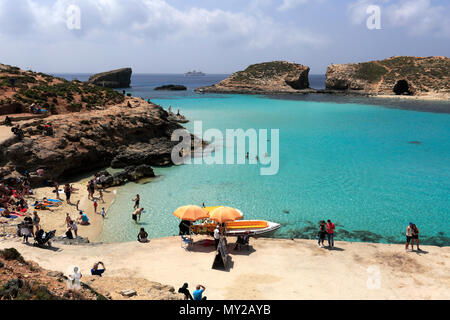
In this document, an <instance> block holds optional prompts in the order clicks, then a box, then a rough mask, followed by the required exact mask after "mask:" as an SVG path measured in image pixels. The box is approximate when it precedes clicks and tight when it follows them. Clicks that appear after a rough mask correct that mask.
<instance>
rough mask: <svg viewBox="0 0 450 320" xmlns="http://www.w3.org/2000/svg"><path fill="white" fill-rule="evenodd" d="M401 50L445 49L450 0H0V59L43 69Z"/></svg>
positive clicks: (365, 56) (339, 57) (201, 65)
mask: <svg viewBox="0 0 450 320" xmlns="http://www.w3.org/2000/svg"><path fill="white" fill-rule="evenodd" d="M374 8H375V9H374ZM367 10H369V11H367ZM378 13H379V15H378ZM399 55H410V56H447V57H448V56H450V0H223V1H215V0H0V63H4V64H10V65H15V66H19V67H21V68H22V69H25V70H33V71H41V72H46V73H63V72H67V73H96V72H102V71H106V70H111V69H116V68H121V67H132V68H133V72H134V73H184V72H186V71H188V70H192V69H195V70H201V71H203V72H206V73H210V74H213V73H215V74H229V73H232V72H235V71H239V70H242V69H245V68H246V67H247V66H248V65H250V64H254V63H260V62H266V61H273V60H285V61H290V62H296V63H301V64H303V65H307V66H309V67H310V68H311V72H310V73H311V74H324V73H325V71H326V68H327V66H328V65H330V64H333V63H351V62H362V61H370V60H378V59H384V58H388V57H391V56H399Z"/></svg>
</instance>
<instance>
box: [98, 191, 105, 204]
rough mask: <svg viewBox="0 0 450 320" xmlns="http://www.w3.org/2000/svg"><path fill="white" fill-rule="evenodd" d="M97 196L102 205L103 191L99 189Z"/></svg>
mask: <svg viewBox="0 0 450 320" xmlns="http://www.w3.org/2000/svg"><path fill="white" fill-rule="evenodd" d="M98 194H99V197H100V200H102V203H105V200H103V189H101V188H99V189H98Z"/></svg>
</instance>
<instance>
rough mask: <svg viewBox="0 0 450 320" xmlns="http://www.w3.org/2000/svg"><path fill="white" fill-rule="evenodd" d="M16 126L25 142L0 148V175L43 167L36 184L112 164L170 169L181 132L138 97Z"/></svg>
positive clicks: (157, 108)
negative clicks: (176, 135)
mask: <svg viewBox="0 0 450 320" xmlns="http://www.w3.org/2000/svg"><path fill="white" fill-rule="evenodd" d="M128 102H130V106H131V108H130V107H129V106H127V104H128ZM18 125H19V127H20V128H21V129H22V130H23V132H24V137H23V138H22V139H20V137H18V136H14V137H12V138H10V139H7V140H5V141H4V142H3V143H2V144H0V166H1V167H2V168H1V169H0V170H1V172H0V175H7V174H9V173H14V172H19V173H22V172H24V170H28V171H29V172H36V170H37V169H39V168H44V172H45V173H44V176H43V177H41V178H37V177H34V178H33V181H34V182H36V183H38V182H42V180H44V179H58V178H59V177H61V176H71V175H73V174H79V173H81V172H87V171H89V170H94V169H99V168H103V167H107V166H110V164H111V163H112V162H113V163H114V165H115V167H126V166H128V165H130V164H131V165H140V164H147V165H171V164H172V161H171V150H172V147H173V146H174V145H176V144H177V142H172V141H170V140H171V139H170V138H171V135H172V132H173V131H174V130H175V129H179V128H182V127H181V126H180V125H179V124H178V123H175V122H173V121H170V120H168V113H167V112H166V111H164V110H163V109H162V108H161V107H160V106H158V105H155V104H152V103H148V102H147V101H145V100H143V99H137V98H127V99H126V100H125V102H124V103H123V104H121V105H117V106H114V107H110V108H108V109H106V110H97V111H91V112H80V113H71V114H64V115H55V116H51V117H48V118H45V119H32V120H27V121H21V122H19V123H18ZM46 125H51V128H52V130H51V131H49V130H48V128H46V127H45V126H46ZM37 180H39V181H37Z"/></svg>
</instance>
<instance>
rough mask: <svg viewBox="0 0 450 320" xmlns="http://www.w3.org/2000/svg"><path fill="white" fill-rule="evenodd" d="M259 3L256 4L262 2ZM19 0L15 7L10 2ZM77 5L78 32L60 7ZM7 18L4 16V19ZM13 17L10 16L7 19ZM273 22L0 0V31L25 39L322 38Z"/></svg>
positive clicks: (129, 4)
mask: <svg viewBox="0 0 450 320" xmlns="http://www.w3.org/2000/svg"><path fill="white" fill-rule="evenodd" d="M259 1H262V2H260V4H268V3H269V2H267V0H266V1H263V0H259ZM16 2H19V3H20V5H16V4H15V3H16ZM71 4H76V5H78V6H79V7H80V8H81V15H82V19H81V21H82V23H81V30H75V31H74V30H69V29H68V28H67V27H66V10H67V7H68V6H69V5H71ZM5 17H10V19H9V20H8V19H5ZM11 17H13V18H11ZM292 32H293V30H292V27H291V26H289V27H288V26H286V25H283V24H281V23H279V22H277V21H274V20H273V19H271V18H270V17H268V16H263V15H261V14H252V13H249V12H232V11H225V10H220V9H212V10H207V9H203V8H196V7H193V8H190V9H187V10H180V9H177V8H176V7H173V6H171V5H170V4H168V3H167V2H166V1H164V0H55V1H53V2H51V3H49V2H44V1H42V0H21V1H11V0H0V35H3V36H4V37H5V36H6V37H10V38H17V35H20V34H21V39H26V40H29V41H43V40H44V39H45V41H49V42H52V41H53V42H57V41H70V39H72V38H75V39H78V40H80V39H83V40H86V41H94V42H97V41H100V42H104V41H108V39H115V40H117V38H121V39H123V38H127V39H129V40H131V41H135V42H140V41H141V42H153V43H157V42H158V41H164V42H172V43H174V42H177V41H188V40H189V39H196V40H198V39H204V40H207V41H213V42H215V43H217V44H219V45H222V46H229V45H241V46H247V47H249V48H265V47H268V46H271V45H275V44H287V45H293V44H305V45H320V44H321V43H323V42H324V38H323V37H321V36H320V35H316V34H314V33H308V32H307V31H305V30H298V28H297V30H295V31H294V33H295V34H302V35H301V36H296V37H293V36H292Z"/></svg>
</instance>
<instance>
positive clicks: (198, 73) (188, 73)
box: [184, 70, 206, 77]
mask: <svg viewBox="0 0 450 320" xmlns="http://www.w3.org/2000/svg"><path fill="white" fill-rule="evenodd" d="M184 75H185V76H195V77H198V76H205V75H206V74H204V73H203V72H201V71H195V70H193V71H188V72H186V73H185V74H184Z"/></svg>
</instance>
